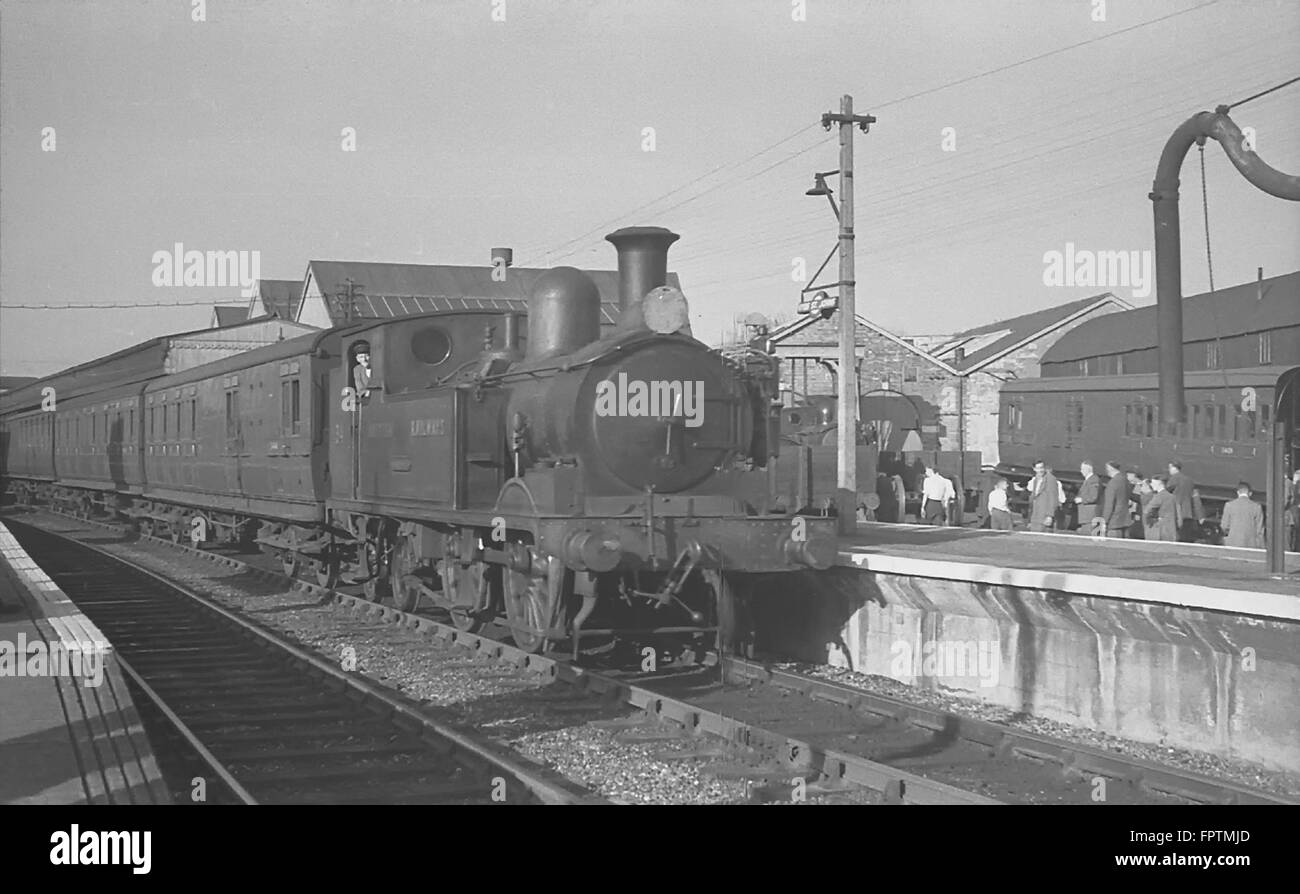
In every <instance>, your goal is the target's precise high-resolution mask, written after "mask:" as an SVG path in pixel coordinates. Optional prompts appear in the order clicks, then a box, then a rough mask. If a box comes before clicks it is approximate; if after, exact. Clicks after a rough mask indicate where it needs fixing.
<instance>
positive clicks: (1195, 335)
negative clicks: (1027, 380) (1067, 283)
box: [1043, 271, 1300, 363]
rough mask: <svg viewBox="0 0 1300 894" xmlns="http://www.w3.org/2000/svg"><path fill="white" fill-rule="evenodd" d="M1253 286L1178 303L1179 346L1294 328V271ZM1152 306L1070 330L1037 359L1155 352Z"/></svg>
mask: <svg viewBox="0 0 1300 894" xmlns="http://www.w3.org/2000/svg"><path fill="white" fill-rule="evenodd" d="M1263 286H1264V288H1263V292H1264V294H1263V298H1260V297H1259V292H1260V289H1259V285H1258V284H1257V283H1254V282H1247V283H1242V284H1241V285H1238V286H1232V287H1231V288H1227V289H1219V290H1217V291H1214V292H1205V293H1203V294H1201V295H1193V296H1192V297H1190V298H1184V299H1183V341H1184V342H1194V341H1208V340H1210V339H1213V338H1228V337H1230V336H1234V335H1243V334H1245V333H1248V332H1262V331H1264V330H1267V329H1280V328H1283V327H1286V326H1300V271H1297V272H1295V273H1287V274H1285V275H1283V276H1274V277H1271V278H1269V279H1266V280H1264V281H1263ZM1156 342H1157V339H1156V308H1155V305H1154V304H1153V305H1149V306H1147V307H1139V308H1136V309H1134V310H1129V311H1124V312H1122V313H1113V314H1105V315H1103V316H1100V317H1097V318H1095V319H1092V320H1089V321H1088V322H1086V323H1083V324H1081V325H1079V326H1078V327H1076V328H1074V329H1072V330H1070V331H1069V332H1067V333H1066V334H1065V335H1063V336H1061V340H1060V341H1058V342H1057V343H1056V344H1054V345H1052V347H1051V348H1050V349H1049V350H1048V351H1047V353H1046V354H1044V355H1043V362H1044V363H1063V362H1068V361H1072V360H1082V359H1084V358H1085V357H1100V356H1104V355H1107V354H1123V353H1127V352H1129V351H1141V350H1145V349H1147V348H1154V347H1156Z"/></svg>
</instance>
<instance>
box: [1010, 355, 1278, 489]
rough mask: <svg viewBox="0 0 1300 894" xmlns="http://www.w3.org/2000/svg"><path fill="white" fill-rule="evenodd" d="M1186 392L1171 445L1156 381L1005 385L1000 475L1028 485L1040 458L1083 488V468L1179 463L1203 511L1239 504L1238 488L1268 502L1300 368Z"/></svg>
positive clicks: (1093, 379)
mask: <svg viewBox="0 0 1300 894" xmlns="http://www.w3.org/2000/svg"><path fill="white" fill-rule="evenodd" d="M1185 388H1186V394H1185V400H1186V403H1187V408H1186V418H1187V421H1186V422H1184V423H1181V424H1180V425H1178V427H1177V430H1176V433H1175V434H1174V435H1173V436H1169V435H1167V434H1165V433H1163V429H1162V426H1161V424H1160V401H1159V382H1158V379H1157V376H1156V375H1154V374H1150V375H1128V376H1078V377H1075V376H1054V377H1048V378H1041V379H1019V380H1012V381H1009V382H1007V383H1006V384H1004V385H1003V386H1002V394H1001V414H1002V415H1001V420H1000V423H999V438H998V449H999V456H1000V462H999V464H998V472H999V473H1001V474H1003V475H1006V476H1007V477H1009V478H1012V479H1013V480H1017V481H1024V480H1026V479H1027V478H1028V477H1029V476H1030V475H1032V474H1033V472H1032V465H1033V462H1034V461H1035V460H1037V459H1042V460H1044V461H1045V462H1047V463H1048V464H1049V465H1050V466H1051V467H1052V468H1053V469H1054V470H1055V474H1056V475H1057V477H1058V478H1060V479H1061V480H1062V481H1063V482H1064V483H1065V484H1066V485H1067V487H1069V486H1071V485H1075V486H1077V485H1078V484H1079V483H1080V476H1079V463H1080V462H1082V461H1083V460H1089V461H1090V462H1092V463H1093V465H1094V467H1095V468H1096V469H1097V471H1098V472H1099V473H1101V474H1104V472H1105V468H1104V463H1106V462H1107V461H1110V460H1114V461H1116V462H1119V463H1120V464H1121V465H1123V466H1124V467H1125V468H1126V469H1132V468H1139V469H1141V470H1142V471H1143V473H1145V474H1147V475H1152V474H1155V473H1157V472H1163V471H1164V470H1165V466H1166V465H1167V464H1168V463H1169V461H1170V460H1172V459H1178V460H1180V461H1181V462H1182V463H1183V469H1184V471H1185V472H1187V474H1188V475H1189V476H1190V477H1191V479H1192V480H1193V481H1194V482H1195V483H1196V486H1197V488H1198V489H1199V490H1200V493H1201V497H1202V499H1203V500H1204V501H1205V502H1206V504H1207V511H1209V509H1210V507H1215V508H1217V507H1219V506H1221V505H1222V504H1223V503H1224V502H1225V501H1227V500H1231V499H1232V498H1233V497H1235V496H1236V488H1237V483H1238V482H1239V481H1246V482H1248V483H1249V484H1250V485H1251V487H1252V488H1254V490H1255V492H1256V493H1257V494H1262V493H1263V492H1264V485H1265V475H1266V457H1267V454H1268V438H1269V432H1270V431H1271V427H1272V425H1273V424H1274V423H1276V422H1278V421H1279V419H1280V420H1283V421H1285V420H1288V419H1289V420H1295V419H1297V418H1300V368H1288V367H1282V366H1265V367H1256V368H1253V369H1238V370H1215V371H1204V372H1188V373H1186V377H1185ZM1279 398H1280V399H1279ZM1275 415H1276V416H1277V417H1278V418H1274V417H1275ZM1291 430H1292V431H1294V430H1295V429H1294V424H1293V425H1292V428H1291ZM1287 462H1288V469H1295V468H1298V467H1300V466H1298V465H1297V463H1300V443H1293V444H1291V445H1289V448H1288V458H1287Z"/></svg>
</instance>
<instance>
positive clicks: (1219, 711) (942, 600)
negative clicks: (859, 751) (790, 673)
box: [752, 522, 1300, 774]
mask: <svg viewBox="0 0 1300 894" xmlns="http://www.w3.org/2000/svg"><path fill="white" fill-rule="evenodd" d="M838 546H839V555H838V561H837V563H836V566H835V567H833V568H831V569H830V570H829V571H828V572H824V573H820V574H808V575H806V580H804V581H803V585H801V586H797V587H792V586H790V585H789V584H788V583H778V582H774V583H772V584H771V585H770V586H768V587H766V588H765V589H761V590H759V591H758V592H757V595H756V598H755V599H753V600H752V606H753V616H754V624H755V629H756V631H757V633H756V638H757V639H758V641H759V645H760V647H761V649H762V650H764V651H767V652H770V653H773V654H781V655H785V656H789V657H792V658H797V659H799V660H804V661H809V662H812V663H817V664H830V665H835V666H839V667H845V668H849V669H851V670H854V671H857V672H859V673H864V674H871V675H877V676H882V677H889V678H891V679H894V680H898V681H899V682H902V683H906V684H909V685H912V686H916V687H920V688H924V689H931V690H934V691H936V692H944V693H949V694H954V695H960V696H964V697H969V698H973V699H977V700H979V701H982V702H984V703H986V704H990V705H994V706H998V707H1001V708H1004V709H1006V710H1008V711H1009V712H1011V713H1013V714H1016V715H1023V716H1032V717H1043V718H1047V719H1049V720H1055V721H1060V722H1063V723H1068V724H1072V725H1074V726H1078V727H1082V728H1086V729H1090V730H1096V731H1099V732H1104V733H1109V734H1112V735H1116V736H1120V737H1123V738H1127V739H1132V740H1136V741H1139V742H1148V743H1153V744H1161V745H1170V746H1177V747H1182V748H1186V749H1191V750H1197V751H1204V752H1208V753H1211V754H1215V755H1220V756H1223V757H1226V758H1233V759H1239V760H1245V761H1251V762H1254V763H1257V764H1260V765H1262V766H1265V767H1268V768H1270V769H1274V770H1282V771H1286V772H1290V773H1296V774H1300V738H1298V737H1297V736H1296V734H1295V732H1296V730H1297V729H1300V555H1296V554H1294V553H1291V554H1288V555H1287V569H1288V571H1289V575H1288V576H1287V578H1285V579H1274V578H1272V577H1270V576H1269V575H1268V574H1267V573H1266V571H1265V566H1264V554H1263V551H1262V550H1248V549H1236V548H1231V547H1217V546H1207V545H1200V544H1180V543H1167V542H1157V541H1142V540H1094V539H1092V538H1090V537H1085V536H1082V535H1075V534H1037V533H1029V532H1003V531H989V530H973V529H969V528H949V527H933V526H924V525H899V524H888V523H882V522H865V523H859V524H858V527H857V530H856V532H855V533H854V534H853V535H850V536H847V537H843V538H841V539H840V540H839V544H838Z"/></svg>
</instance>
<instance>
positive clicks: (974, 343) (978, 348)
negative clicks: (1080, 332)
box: [934, 292, 1129, 374]
mask: <svg viewBox="0 0 1300 894" xmlns="http://www.w3.org/2000/svg"><path fill="white" fill-rule="evenodd" d="M1107 304H1113V305H1115V306H1116V307H1119V308H1121V309H1123V308H1128V307H1129V304H1128V302H1126V301H1124V300H1123V299H1121V298H1117V297H1116V296H1114V295H1112V294H1111V293H1109V292H1105V293H1103V294H1101V295H1093V296H1092V297H1091V298H1080V299H1079V300H1078V301H1071V302H1068V303H1066V304H1058V305H1056V306H1055V307H1047V308H1043V309H1042V310H1036V311H1033V312H1031V313H1027V314H1022V315H1020V316H1018V317H1012V318H1010V319H1008V320H996V321H994V322H992V323H986V324H985V325H983V326H977V327H976V328H974V329H968V330H966V331H965V332H959V333H957V334H956V335H954V336H953V337H952V338H951V339H949V340H948V341H947V342H945V343H944V344H943V345H942V346H941V347H939V348H936V349H935V350H934V353H935V354H936V355H937V356H939V357H943V358H945V359H947V360H948V362H950V363H952V365H953V366H954V367H956V368H957V369H958V370H959V371H960V372H962V373H965V374H969V373H973V372H976V371H977V370H980V369H982V368H984V367H985V366H988V365H989V364H990V363H993V362H994V361H996V360H997V359H998V358H1000V357H1002V356H1003V355H1005V354H1008V353H1010V352H1011V351H1013V350H1015V349H1016V348H1018V347H1020V346H1021V345H1024V344H1028V343H1029V342H1032V341H1034V340H1036V339H1038V338H1041V337H1043V336H1044V335H1046V334H1048V333H1049V332H1051V331H1052V330H1054V329H1057V328H1059V327H1060V326H1062V325H1064V324H1066V323H1068V322H1070V321H1071V320H1073V319H1076V318H1078V317H1081V316H1086V315H1088V314H1090V313H1092V312H1093V311H1095V310H1097V309H1099V308H1101V307H1103V306H1105V305H1107ZM1118 315H1119V314H1114V313H1112V314H1105V315H1104V316H1118ZM1072 331H1077V330H1072ZM1066 338H1069V334H1066V335H1064V336H1062V340H1064V339H1066ZM962 347H964V348H965V349H966V355H965V357H963V358H962V359H961V360H959V361H958V360H954V359H952V358H953V357H955V355H956V350H957V348H962Z"/></svg>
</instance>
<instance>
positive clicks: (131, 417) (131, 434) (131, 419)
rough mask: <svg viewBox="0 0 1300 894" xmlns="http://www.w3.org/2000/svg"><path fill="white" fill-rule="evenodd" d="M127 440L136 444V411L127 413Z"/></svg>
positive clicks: (131, 410)
mask: <svg viewBox="0 0 1300 894" xmlns="http://www.w3.org/2000/svg"><path fill="white" fill-rule="evenodd" d="M126 429H127V430H126V440H128V441H130V442H131V443H132V444H134V443H135V409H134V408H132V409H130V410H127V411H126Z"/></svg>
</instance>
